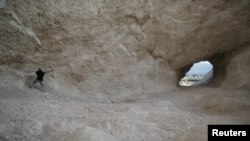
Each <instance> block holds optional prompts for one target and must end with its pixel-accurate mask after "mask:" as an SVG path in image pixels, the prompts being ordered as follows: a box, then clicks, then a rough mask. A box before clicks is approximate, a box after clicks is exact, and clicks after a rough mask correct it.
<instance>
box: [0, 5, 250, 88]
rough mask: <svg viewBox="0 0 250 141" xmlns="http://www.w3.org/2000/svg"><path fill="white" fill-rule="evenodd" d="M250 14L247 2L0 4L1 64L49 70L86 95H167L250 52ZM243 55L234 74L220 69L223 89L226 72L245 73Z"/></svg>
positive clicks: (24, 69) (229, 67)
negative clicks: (200, 68) (193, 73)
mask: <svg viewBox="0 0 250 141" xmlns="http://www.w3.org/2000/svg"><path fill="white" fill-rule="evenodd" d="M249 7H250V2H249V1H248V0H237V1H234V0H230V1H228V0H227V1H224V0H222V1H205V0H200V1H197V0H187V1H180V0H167V1H161V0H154V1H147V0H139V1H134V0H129V1H123V0H112V1H106V0H102V1H99V0H91V1H90V0H84V1H82V0H75V1H67V0H64V1H55V0H38V1H33V0H27V1H22V0H15V1H12V0H1V2H0V14H1V19H0V30H1V32H0V46H1V48H0V54H1V55H0V62H1V66H2V68H3V67H4V66H5V68H6V66H7V68H14V69H15V70H19V71H22V72H30V71H34V70H35V69H36V68H37V67H42V68H45V69H47V68H51V67H53V68H54V69H55V72H56V74H55V76H54V77H55V80H57V79H58V80H60V79H63V81H67V82H68V83H70V84H74V85H76V86H77V87H78V88H80V90H82V91H85V92H90V91H91V92H94V93H96V92H101V93H117V92H119V93H127V92H128V91H133V92H140V91H154V90H161V89H171V88H173V87H175V84H176V79H177V77H176V72H178V70H180V69H182V68H184V67H185V66H187V65H190V64H192V63H193V62H195V61H199V60H201V59H208V60H209V59H210V58H213V57H214V56H216V55H220V54H227V53H228V52H233V50H235V49H237V50H240V49H241V48H243V47H244V48H249V47H246V46H249V39H250V38H249V37H250V28H249V25H250V23H249V15H250V12H249V10H250V9H249ZM240 56H241V57H236V58H235V61H232V63H233V64H238V63H240V64H242V65H239V67H237V68H234V67H232V65H233V64H231V65H229V66H227V65H225V63H224V65H225V66H226V70H225V71H226V72H228V71H229V73H226V75H227V77H226V79H227V82H228V83H230V81H231V80H230V79H231V77H230V76H232V75H233V73H230V69H231V68H232V69H241V67H244V68H245V69H246V70H247V69H248V67H249V65H248V66H245V64H247V63H248V61H241V60H242V59H243V60H246V58H247V57H248V56H249V55H248V54H247V53H245V54H244V53H243V54H242V55H240ZM242 56H246V57H242ZM220 62H223V61H220ZM224 62H225V61H224ZM215 64H216V63H215ZM217 64H220V63H217ZM215 67H217V68H218V67H219V66H215ZM245 69H244V70H245ZM2 71H4V69H2ZM234 72H235V71H234ZM215 73H216V72H215ZM241 75H242V76H243V75H245V71H244V72H243V74H241ZM61 77H63V78H61ZM221 79H222V78H221ZM224 79H225V77H224V78H223V79H222V80H221V82H223V81H224ZM237 79H241V77H237ZM242 79H243V78H242ZM225 83H226V82H225ZM242 83H244V84H240V85H245V84H249V80H246V79H244V81H243V82H242ZM220 84H221V83H220Z"/></svg>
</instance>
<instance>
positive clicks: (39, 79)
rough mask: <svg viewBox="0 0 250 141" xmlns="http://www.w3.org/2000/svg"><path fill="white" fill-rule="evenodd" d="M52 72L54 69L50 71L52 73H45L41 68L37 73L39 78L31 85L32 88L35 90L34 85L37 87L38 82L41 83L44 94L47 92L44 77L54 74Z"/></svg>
mask: <svg viewBox="0 0 250 141" xmlns="http://www.w3.org/2000/svg"><path fill="white" fill-rule="evenodd" d="M52 71H53V69H52V70H50V71H47V72H44V71H42V69H40V68H39V69H38V70H37V71H36V76H37V77H36V80H34V81H33V83H32V84H31V85H30V88H33V87H34V85H35V84H36V83H37V82H39V83H40V85H41V88H42V91H43V92H46V91H45V88H44V83H43V77H44V75H45V73H49V72H52Z"/></svg>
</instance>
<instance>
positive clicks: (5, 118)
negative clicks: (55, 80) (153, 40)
mask: <svg viewBox="0 0 250 141" xmlns="http://www.w3.org/2000/svg"><path fill="white" fill-rule="evenodd" d="M1 80H3V81H2V83H1V86H0V90H1V93H0V113H1V114H0V140H1V141H153V140H154V141H184V140H189V141H190V140H192V141H202V140H204V141H205V140H207V134H206V132H207V125H208V124H249V123H250V118H249V117H250V94H249V92H248V91H243V90H222V89H214V88H205V87H201V88H181V89H177V90H173V91H166V92H159V93H145V92H143V93H140V94H129V96H128V97H122V98H116V99H105V100H103V101H98V100H95V99H93V98H92V99H87V98H86V97H84V94H82V95H72V94H69V95H60V94H53V93H50V92H47V93H43V92H41V91H39V90H38V89H36V88H33V89H29V88H28V87H26V86H25V85H17V84H19V82H15V83H13V85H10V84H9V83H7V82H11V81H12V80H11V79H8V80H7V79H3V78H1ZM38 86H39V85H38Z"/></svg>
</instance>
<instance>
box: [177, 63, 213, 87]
mask: <svg viewBox="0 0 250 141" xmlns="http://www.w3.org/2000/svg"><path fill="white" fill-rule="evenodd" d="M188 68H190V69H187V71H184V72H183V73H184V74H183V77H182V78H181V79H180V81H179V85H180V86H184V87H190V86H206V85H208V84H209V82H210V81H211V80H212V78H213V65H212V64H211V62H209V61H207V60H205V61H200V62H197V63H194V64H193V65H192V66H191V67H188Z"/></svg>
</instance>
